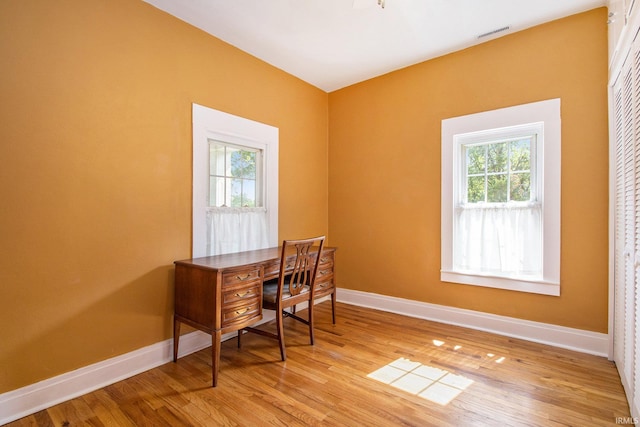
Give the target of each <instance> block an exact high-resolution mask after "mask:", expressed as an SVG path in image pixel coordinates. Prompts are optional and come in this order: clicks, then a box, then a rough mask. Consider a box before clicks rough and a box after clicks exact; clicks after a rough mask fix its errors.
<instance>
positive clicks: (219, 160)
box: [209, 142, 225, 176]
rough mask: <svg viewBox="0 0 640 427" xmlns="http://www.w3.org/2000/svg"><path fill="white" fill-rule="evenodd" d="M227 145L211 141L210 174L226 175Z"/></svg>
mask: <svg viewBox="0 0 640 427" xmlns="http://www.w3.org/2000/svg"><path fill="white" fill-rule="evenodd" d="M224 153H225V147H224V145H221V144H218V143H215V142H210V143H209V174H210V175H218V176H222V175H225V173H224V172H225V170H224V168H225V154H224Z"/></svg>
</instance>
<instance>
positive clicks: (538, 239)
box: [454, 203, 542, 279]
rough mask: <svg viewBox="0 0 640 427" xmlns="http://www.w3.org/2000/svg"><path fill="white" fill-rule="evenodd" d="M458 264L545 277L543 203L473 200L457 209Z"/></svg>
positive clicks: (495, 273)
mask: <svg viewBox="0 0 640 427" xmlns="http://www.w3.org/2000/svg"><path fill="white" fill-rule="evenodd" d="M455 215H456V216H457V218H456V221H455V222H454V224H455V230H454V239H455V244H454V248H455V251H454V268H455V270H456V271H460V272H464V271H473V272H475V273H478V272H481V274H486V275H491V276H506V277H509V276H520V277H522V276H530V277H531V278H532V279H533V278H541V277H542V206H541V204H540V203H528V204H517V205H511V204H496V205H493V204H492V205H483V204H472V205H471V204H469V205H464V206H459V207H457V208H456V209H455Z"/></svg>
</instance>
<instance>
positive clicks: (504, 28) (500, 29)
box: [478, 25, 511, 39]
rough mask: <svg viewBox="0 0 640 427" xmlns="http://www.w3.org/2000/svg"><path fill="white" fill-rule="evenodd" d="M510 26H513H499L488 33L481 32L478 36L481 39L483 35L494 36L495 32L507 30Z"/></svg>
mask: <svg viewBox="0 0 640 427" xmlns="http://www.w3.org/2000/svg"><path fill="white" fill-rule="evenodd" d="M509 28H511V27H510V26H508V25H507V26H506V27H502V28H498V29H495V30H493V31H489V32H488V33H484V34H480V35H479V36H478V38H479V39H481V38H483V37H489V36H492V35H494V34H497V33H501V32H503V31H507V30H508V29H509Z"/></svg>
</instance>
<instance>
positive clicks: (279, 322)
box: [276, 310, 287, 362]
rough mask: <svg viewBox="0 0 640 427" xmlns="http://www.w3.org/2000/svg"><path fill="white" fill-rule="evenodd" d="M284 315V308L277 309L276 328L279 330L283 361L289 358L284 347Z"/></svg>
mask: <svg viewBox="0 0 640 427" xmlns="http://www.w3.org/2000/svg"><path fill="white" fill-rule="evenodd" d="M282 318H283V315H282V310H277V312H276V328H277V330H278V343H279V344H280V356H281V357H282V361H283V362H284V361H285V360H287V354H286V351H285V349H284V324H283V319H282Z"/></svg>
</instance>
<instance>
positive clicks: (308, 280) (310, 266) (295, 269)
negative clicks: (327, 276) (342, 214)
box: [278, 236, 325, 299]
mask: <svg viewBox="0 0 640 427" xmlns="http://www.w3.org/2000/svg"><path fill="white" fill-rule="evenodd" d="M324 239H325V237H324V236H320V237H314V238H310V239H300V240H285V241H283V242H282V255H281V257H280V276H279V279H278V282H279V283H278V298H280V296H281V295H282V292H283V288H284V285H285V284H286V285H288V288H289V294H290V295H291V297H295V296H297V295H300V293H301V292H302V291H303V290H304V289H305V287H308V290H309V292H310V296H309V299H311V296H312V295H313V291H314V287H315V282H316V275H317V273H318V265H319V264H320V257H321V254H322V247H323V246H324ZM292 255H294V259H293V263H292V262H291V261H288V260H287V258H288V257H291V256H292Z"/></svg>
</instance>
